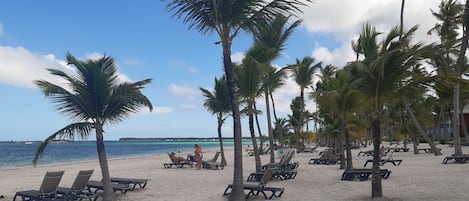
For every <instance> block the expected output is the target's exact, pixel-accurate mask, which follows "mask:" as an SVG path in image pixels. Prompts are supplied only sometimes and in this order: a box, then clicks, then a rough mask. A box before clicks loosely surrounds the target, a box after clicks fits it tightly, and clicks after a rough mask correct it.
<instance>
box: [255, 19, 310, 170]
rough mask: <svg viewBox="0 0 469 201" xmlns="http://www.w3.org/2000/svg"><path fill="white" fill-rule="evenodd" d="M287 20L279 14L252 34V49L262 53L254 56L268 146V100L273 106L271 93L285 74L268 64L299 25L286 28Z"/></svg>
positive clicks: (271, 160)
mask: <svg viewBox="0 0 469 201" xmlns="http://www.w3.org/2000/svg"><path fill="white" fill-rule="evenodd" d="M288 20H289V18H288V17H285V16H283V15H280V14H279V15H277V16H276V17H275V19H274V20H273V21H272V22H269V23H268V24H265V25H261V26H257V27H256V30H254V34H253V35H254V47H253V48H257V49H260V50H261V51H262V54H258V55H256V57H255V58H256V60H257V61H258V62H259V63H260V64H261V66H262V67H263V76H262V90H263V91H264V98H265V104H266V116H267V129H268V132H269V143H270V146H272V145H273V143H274V137H273V131H272V121H271V115H270V99H272V104H273V97H272V93H273V91H274V90H276V89H278V88H279V87H280V86H282V85H283V81H282V79H283V78H284V76H285V72H284V71H283V70H284V69H285V68H283V69H280V70H277V69H276V68H274V67H272V66H271V64H270V63H271V61H272V60H274V59H276V58H278V57H279V56H280V52H281V51H283V50H284V49H285V45H286V42H287V39H288V37H289V36H290V35H291V34H292V33H293V30H294V29H295V28H296V27H298V26H299V25H300V24H301V20H297V21H295V22H293V23H292V24H291V25H289V26H288V27H286V26H287V23H288ZM274 114H275V113H274ZM274 154H275V153H274V152H273V151H271V152H270V162H271V163H274V162H275V159H274Z"/></svg>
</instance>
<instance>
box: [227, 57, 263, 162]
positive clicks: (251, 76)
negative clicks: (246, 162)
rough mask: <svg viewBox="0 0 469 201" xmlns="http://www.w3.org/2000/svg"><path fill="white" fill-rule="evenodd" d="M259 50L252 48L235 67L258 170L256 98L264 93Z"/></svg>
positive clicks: (239, 93)
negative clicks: (257, 58) (258, 59)
mask: <svg viewBox="0 0 469 201" xmlns="http://www.w3.org/2000/svg"><path fill="white" fill-rule="evenodd" d="M259 50H260V49H256V48H251V49H250V50H249V51H248V53H247V54H246V57H245V58H244V59H243V62H242V64H241V65H239V66H238V67H236V68H235V69H234V70H235V75H236V78H237V79H236V80H237V86H238V87H237V89H238V95H239V96H240V98H241V99H242V102H244V103H246V107H245V109H243V113H246V114H247V116H248V122H249V131H250V133H251V138H252V146H253V149H254V158H255V161H256V170H257V171H260V170H261V169H262V164H261V158H260V152H259V147H258V145H257V139H256V134H255V130H254V115H255V114H256V113H257V112H258V111H257V110H256V109H255V104H256V99H257V98H259V97H261V96H262V94H263V93H262V90H261V88H262V79H261V77H262V68H261V66H260V64H259V62H258V61H257V60H256V59H255V58H256V57H255V55H256V54H258V53H262V51H261V52H259ZM261 138H262V137H261Z"/></svg>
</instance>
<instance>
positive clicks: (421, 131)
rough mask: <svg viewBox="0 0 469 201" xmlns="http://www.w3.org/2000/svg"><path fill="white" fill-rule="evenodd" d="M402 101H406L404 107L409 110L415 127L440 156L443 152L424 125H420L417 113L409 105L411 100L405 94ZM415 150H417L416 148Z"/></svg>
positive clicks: (436, 154) (408, 112)
mask: <svg viewBox="0 0 469 201" xmlns="http://www.w3.org/2000/svg"><path fill="white" fill-rule="evenodd" d="M402 101H403V103H404V107H405V109H406V111H407V114H409V116H410V119H411V120H412V122H413V123H414V125H415V127H416V128H417V131H418V132H419V134H420V136H422V137H423V138H425V141H427V142H428V144H429V145H430V148H431V149H432V152H433V153H434V154H435V156H439V155H441V152H440V150H439V149H438V148H437V147H436V145H435V141H434V140H433V139H430V138H429V137H428V136H427V135H426V134H425V132H424V131H423V129H422V127H421V126H420V124H419V123H418V122H417V118H415V115H414V112H413V111H412V108H410V106H409V102H408V101H407V98H406V97H405V96H402ZM414 151H415V150H414Z"/></svg>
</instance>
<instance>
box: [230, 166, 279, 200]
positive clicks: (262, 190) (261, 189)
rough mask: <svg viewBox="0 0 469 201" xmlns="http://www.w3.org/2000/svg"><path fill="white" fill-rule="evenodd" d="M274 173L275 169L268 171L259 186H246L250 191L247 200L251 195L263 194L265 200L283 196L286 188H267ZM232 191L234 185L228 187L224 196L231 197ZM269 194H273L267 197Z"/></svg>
mask: <svg viewBox="0 0 469 201" xmlns="http://www.w3.org/2000/svg"><path fill="white" fill-rule="evenodd" d="M274 171H275V170H274V169H268V170H266V172H265V174H264V175H263V176H262V178H261V180H260V181H259V183H258V184H244V190H247V191H248V194H247V195H246V199H247V198H248V197H249V196H250V195H256V196H259V194H262V195H263V196H264V198H265V199H272V198H273V197H280V196H282V194H283V192H284V191H285V189H284V188H277V187H268V186H266V185H267V183H268V182H269V181H270V178H271V177H272V174H273V172H274ZM232 189H233V185H232V184H230V185H228V187H226V189H225V192H223V195H225V196H226V195H230V194H231V190H232ZM267 192H271V194H270V195H267Z"/></svg>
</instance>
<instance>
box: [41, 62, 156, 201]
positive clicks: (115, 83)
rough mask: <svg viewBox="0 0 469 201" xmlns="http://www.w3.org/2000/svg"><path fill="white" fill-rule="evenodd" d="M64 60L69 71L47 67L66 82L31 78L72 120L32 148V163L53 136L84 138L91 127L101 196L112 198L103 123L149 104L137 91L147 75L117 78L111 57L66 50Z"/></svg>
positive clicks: (107, 198) (142, 86)
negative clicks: (125, 79) (77, 55)
mask: <svg viewBox="0 0 469 201" xmlns="http://www.w3.org/2000/svg"><path fill="white" fill-rule="evenodd" d="M67 63H68V64H71V65H72V66H74V67H75V69H74V70H75V71H76V72H74V73H73V74H67V73H66V72H64V71H61V70H57V69H48V70H49V72H50V73H51V74H52V75H56V76H58V77H60V78H62V79H64V80H65V81H66V82H67V84H65V85H56V84H53V83H51V82H48V81H45V80H37V81H35V83H36V85H37V86H38V87H39V88H41V90H42V91H43V92H44V95H45V96H46V97H48V98H50V99H51V100H52V101H53V102H54V103H56V107H57V110H58V111H60V112H62V113H64V114H67V115H69V116H70V117H71V119H73V120H74V121H76V122H77V123H72V124H70V125H68V126H65V127H64V128H62V129H60V130H58V131H56V132H55V133H53V134H52V135H50V136H49V137H48V138H47V139H46V140H44V142H42V143H41V145H40V146H39V147H38V149H37V151H36V155H35V157H34V160H33V163H34V164H36V162H37V160H38V159H39V157H40V156H41V155H42V153H43V152H44V150H45V148H46V146H47V145H48V144H49V143H50V142H51V141H52V140H54V139H56V138H57V137H60V138H61V139H64V138H65V139H72V140H73V139H74V138H75V137H78V138H87V137H88V136H89V135H90V132H91V131H92V130H93V129H94V130H95V132H96V145H97V151H98V156H99V165H100V167H101V173H102V176H103V182H104V197H103V200H105V201H110V200H112V188H111V179H110V175H109V167H108V163H107V158H106V151H105V148H104V135H103V134H104V125H105V124H106V123H115V122H119V121H122V120H123V119H124V118H125V117H127V116H129V115H130V114H131V113H137V112H139V109H140V108H141V107H148V108H149V109H150V111H151V110H152V109H153V106H152V104H151V102H150V100H148V98H147V97H146V96H145V95H143V94H142V92H141V91H140V90H141V89H143V88H144V86H145V85H147V84H149V83H150V82H151V79H145V80H142V81H138V82H135V83H130V82H122V81H120V80H119V79H118V77H117V76H118V75H117V66H116V64H115V63H114V59H113V58H111V57H109V56H103V57H102V58H101V59H99V60H96V61H94V60H87V61H86V62H85V61H80V60H77V59H76V58H75V57H74V56H72V55H71V54H70V53H68V54H67Z"/></svg>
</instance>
